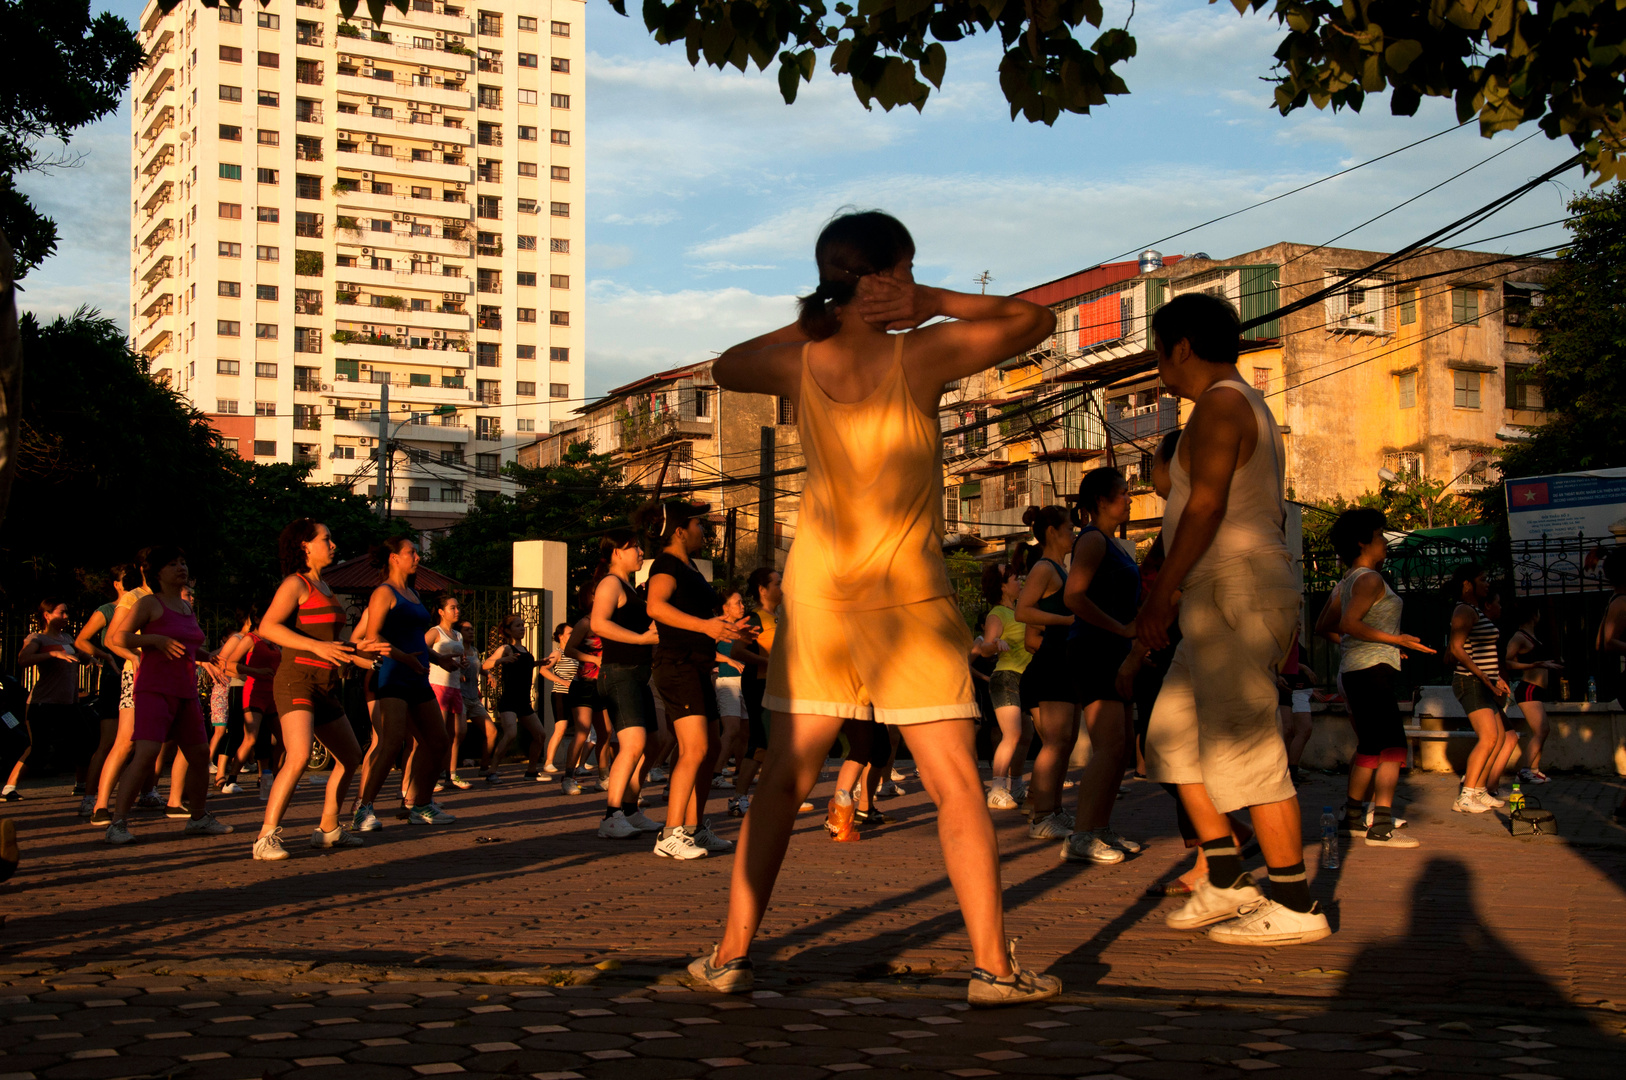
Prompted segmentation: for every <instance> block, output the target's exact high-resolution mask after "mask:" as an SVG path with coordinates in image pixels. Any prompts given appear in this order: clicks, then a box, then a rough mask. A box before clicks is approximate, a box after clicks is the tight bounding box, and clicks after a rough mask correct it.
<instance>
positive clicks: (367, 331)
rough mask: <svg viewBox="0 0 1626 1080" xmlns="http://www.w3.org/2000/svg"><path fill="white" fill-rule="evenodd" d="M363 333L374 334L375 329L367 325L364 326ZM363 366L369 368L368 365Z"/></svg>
mask: <svg viewBox="0 0 1626 1080" xmlns="http://www.w3.org/2000/svg"><path fill="white" fill-rule="evenodd" d="M361 332H362V333H364V334H370V333H372V332H373V328H372V327H371V326H365V325H364V326H363V327H362V328H361ZM361 366H362V367H367V366H368V365H366V364H363V365H361Z"/></svg>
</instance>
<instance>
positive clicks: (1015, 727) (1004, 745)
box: [977, 563, 1033, 810]
mask: <svg viewBox="0 0 1626 1080" xmlns="http://www.w3.org/2000/svg"><path fill="white" fill-rule="evenodd" d="M1022 580H1023V578H1022V572H1021V570H1020V569H1018V568H1017V567H1016V565H1015V564H1013V563H994V564H993V565H991V566H986V567H984V568H983V571H982V595H983V598H984V599H986V600H987V601H988V603H989V605H991V608H992V610H990V611H989V612H988V619H987V621H986V622H985V623H984V624H983V628H982V641H981V642H980V643H979V644H978V645H977V653H978V655H981V656H995V655H997V656H998V657H999V660H998V662H997V663H995V664H994V674H993V677H992V678H991V679H990V680H989V683H988V693H989V696H990V697H992V698H993V701H994V717H995V719H997V720H998V721H999V745H998V746H997V747H995V749H994V761H993V766H994V776H993V779H992V780H990V781H989V784H988V806H989V807H990V808H991V809H995V810H1014V809H1016V808H1017V807H1018V806H1020V805H1022V791H1021V787H1022V783H1021V781H1022V772H1023V769H1024V768H1025V767H1026V765H1027V760H1028V744H1029V743H1030V742H1032V741H1033V714H1032V710H1031V709H1030V708H1025V707H1024V706H1023V703H1022V694H1021V684H1022V672H1023V671H1025V670H1027V666H1028V661H1029V660H1032V659H1033V654H1032V653H1031V652H1029V651H1028V648H1027V645H1026V644H1025V642H1024V639H1025V638H1026V636H1027V626H1026V625H1025V624H1024V623H1020V622H1017V620H1016V610H1015V608H1016V597H1017V594H1018V593H1020V592H1021V591H1022Z"/></svg>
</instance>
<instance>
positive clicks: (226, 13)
mask: <svg viewBox="0 0 1626 1080" xmlns="http://www.w3.org/2000/svg"><path fill="white" fill-rule="evenodd" d="M220 21H221V22H231V23H240V22H242V21H243V13H242V12H241V11H238V10H237V9H236V8H228V7H227V6H226V5H225V4H221V5H220Z"/></svg>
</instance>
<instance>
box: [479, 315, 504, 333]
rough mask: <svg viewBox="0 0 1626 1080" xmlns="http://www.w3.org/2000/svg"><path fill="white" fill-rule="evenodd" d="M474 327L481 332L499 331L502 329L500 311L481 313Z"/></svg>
mask: <svg viewBox="0 0 1626 1080" xmlns="http://www.w3.org/2000/svg"><path fill="white" fill-rule="evenodd" d="M475 326H477V327H479V328H480V329H481V330H501V329H502V312H501V310H498V311H492V312H484V311H483V312H481V313H480V316H479V319H478V320H477V321H476V322H475Z"/></svg>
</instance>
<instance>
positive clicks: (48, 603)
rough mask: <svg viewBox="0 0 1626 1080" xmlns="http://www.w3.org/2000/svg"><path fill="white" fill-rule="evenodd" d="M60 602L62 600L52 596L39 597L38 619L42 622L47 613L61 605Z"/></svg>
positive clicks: (61, 602)
mask: <svg viewBox="0 0 1626 1080" xmlns="http://www.w3.org/2000/svg"><path fill="white" fill-rule="evenodd" d="M62 604H63V601H62V600H59V599H58V598H56V597H54V596H42V597H40V621H41V622H43V621H44V620H45V617H46V616H47V615H49V614H51V612H53V611H55V610H56V609H57V608H59V607H61V606H62Z"/></svg>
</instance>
